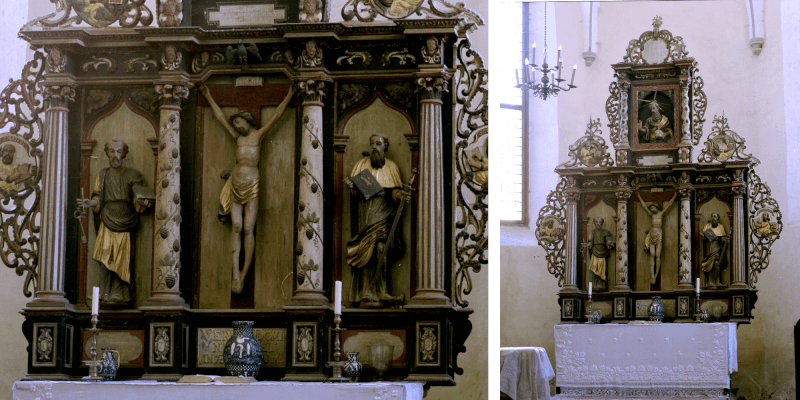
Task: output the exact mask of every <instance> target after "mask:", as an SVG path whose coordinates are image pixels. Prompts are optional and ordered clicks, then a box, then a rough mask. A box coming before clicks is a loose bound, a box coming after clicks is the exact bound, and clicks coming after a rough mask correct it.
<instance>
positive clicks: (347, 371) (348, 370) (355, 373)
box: [342, 351, 361, 381]
mask: <svg viewBox="0 0 800 400" xmlns="http://www.w3.org/2000/svg"><path fill="white" fill-rule="evenodd" d="M342 375H344V376H346V377H348V378H350V379H352V380H353V381H357V380H358V377H359V376H361V361H359V360H358V352H357V351H348V352H347V364H345V365H344V368H342Z"/></svg>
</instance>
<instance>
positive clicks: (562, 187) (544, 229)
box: [536, 178, 567, 287]
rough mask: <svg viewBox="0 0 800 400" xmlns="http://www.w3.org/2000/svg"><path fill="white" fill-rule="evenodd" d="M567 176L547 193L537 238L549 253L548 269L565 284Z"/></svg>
mask: <svg viewBox="0 0 800 400" xmlns="http://www.w3.org/2000/svg"><path fill="white" fill-rule="evenodd" d="M566 189H567V178H561V182H559V183H558V185H557V186H556V189H555V190H553V191H552V192H550V194H548V195H547V204H546V205H545V206H544V207H542V208H541V209H540V210H539V218H538V219H537V220H536V239H538V241H539V245H540V246H542V247H543V248H544V250H545V252H546V253H547V256H546V258H547V271H548V272H550V273H551V274H553V275H555V277H556V278H558V286H559V287H561V286H563V285H564V263H565V258H564V244H565V241H564V233H565V230H566V216H565V215H564V212H565V210H566V209H567V207H566V205H567V192H566Z"/></svg>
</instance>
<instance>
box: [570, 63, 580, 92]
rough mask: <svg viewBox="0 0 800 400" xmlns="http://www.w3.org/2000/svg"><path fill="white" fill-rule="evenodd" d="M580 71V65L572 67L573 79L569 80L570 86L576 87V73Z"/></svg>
mask: <svg viewBox="0 0 800 400" xmlns="http://www.w3.org/2000/svg"><path fill="white" fill-rule="evenodd" d="M577 70H578V64H575V65H573V66H572V79H570V80H569V86H570V87H575V86H573V85H572V84H573V83H575V71H577Z"/></svg>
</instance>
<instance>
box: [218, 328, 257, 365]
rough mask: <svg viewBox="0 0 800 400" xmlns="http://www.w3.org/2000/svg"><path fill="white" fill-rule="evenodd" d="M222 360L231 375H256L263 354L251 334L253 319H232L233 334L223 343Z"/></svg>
mask: <svg viewBox="0 0 800 400" xmlns="http://www.w3.org/2000/svg"><path fill="white" fill-rule="evenodd" d="M222 360H223V362H225V368H226V369H227V370H228V373H229V374H231V376H252V377H253V378H255V377H256V375H257V374H258V370H259V369H261V362H262V361H263V360H264V355H263V353H262V351H261V343H259V342H258V339H256V338H255V336H253V321H233V335H231V338H230V339H228V342H227V343H225V348H224V349H223V351H222Z"/></svg>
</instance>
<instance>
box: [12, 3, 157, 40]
mask: <svg viewBox="0 0 800 400" xmlns="http://www.w3.org/2000/svg"><path fill="white" fill-rule="evenodd" d="M50 2H51V3H54V4H55V7H56V9H55V11H53V12H52V13H50V14H47V15H43V16H41V17H38V18H35V19H33V20H31V21H29V22H28V23H27V24H25V26H23V27H22V29H21V31H23V32H24V31H29V30H32V29H51V28H71V27H75V26H77V25H80V24H81V23H83V22H86V23H87V24H89V25H91V26H92V27H95V28H104V27H106V26H109V25H111V24H113V23H114V22H119V25H120V26H121V27H123V28H133V27H134V26H136V25H138V24H140V23H141V24H142V26H150V24H151V23H153V13H152V12H151V11H150V9H149V8H147V6H146V5H145V2H146V0H120V1H118V2H115V3H118V4H110V3H108V2H106V3H103V4H102V5H103V8H102V10H103V12H97V11H98V10H97V9H90V10H87V9H86V6H87V3H88V2H85V1H84V0H50ZM97 4H100V3H99V2H98V3H97ZM73 10H74V11H75V14H76V15H74V16H73V15H72V12H73Z"/></svg>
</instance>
